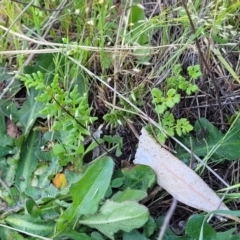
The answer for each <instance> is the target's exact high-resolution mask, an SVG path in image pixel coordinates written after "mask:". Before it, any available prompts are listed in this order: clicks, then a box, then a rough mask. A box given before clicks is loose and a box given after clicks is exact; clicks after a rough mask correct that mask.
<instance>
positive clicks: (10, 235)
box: [0, 226, 25, 240]
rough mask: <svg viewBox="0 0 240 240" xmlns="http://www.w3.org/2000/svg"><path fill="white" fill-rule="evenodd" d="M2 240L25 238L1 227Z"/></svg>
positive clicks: (21, 239) (23, 239) (20, 239)
mask: <svg viewBox="0 0 240 240" xmlns="http://www.w3.org/2000/svg"><path fill="white" fill-rule="evenodd" d="M0 236H1V240H25V238H24V237H23V236H21V235H20V234H19V233H17V232H16V231H14V230H11V229H8V228H5V227H2V226H0Z"/></svg>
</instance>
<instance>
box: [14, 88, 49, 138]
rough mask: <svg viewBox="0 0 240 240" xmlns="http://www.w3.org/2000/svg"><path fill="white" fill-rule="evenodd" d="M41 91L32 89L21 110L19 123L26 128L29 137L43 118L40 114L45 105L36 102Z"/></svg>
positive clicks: (25, 131)
mask: <svg viewBox="0 0 240 240" xmlns="http://www.w3.org/2000/svg"><path fill="white" fill-rule="evenodd" d="M38 94H39V91H37V90H34V89H33V88H31V89H30V91H29V95H28V97H27V99H26V100H25V102H24V104H23V106H22V107H21V109H20V110H19V113H18V114H19V116H20V117H19V122H20V123H21V125H22V126H23V127H24V134H25V135H27V134H28V133H29V131H30V130H31V128H32V126H33V124H34V123H35V121H36V119H37V118H38V117H43V116H42V115H41V114H40V113H39V112H40V111H41V110H42V109H43V107H44V105H45V103H41V102H38V101H36V100H35V97H36V96H38Z"/></svg>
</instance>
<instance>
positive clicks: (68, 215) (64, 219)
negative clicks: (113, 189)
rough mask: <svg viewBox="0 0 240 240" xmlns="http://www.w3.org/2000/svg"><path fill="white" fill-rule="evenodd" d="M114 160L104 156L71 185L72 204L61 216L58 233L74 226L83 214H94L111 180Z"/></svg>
mask: <svg viewBox="0 0 240 240" xmlns="http://www.w3.org/2000/svg"><path fill="white" fill-rule="evenodd" d="M113 166H114V164H113V161H112V159H111V158H109V157H104V158H102V159H99V160H97V161H95V162H94V163H93V164H92V165H90V166H89V168H88V169H87V170H86V172H85V173H83V176H82V178H81V179H80V180H79V181H78V182H76V183H74V184H73V185H72V186H71V187H70V194H71V195H72V200H73V202H72V205H71V206H70V207H69V208H68V209H67V210H66V211H65V212H64V213H63V214H62V215H61V216H60V218H59V219H58V223H57V228H56V229H57V233H58V232H63V231H65V230H66V229H71V228H73V226H74V224H75V223H76V221H77V220H78V219H79V217H80V216H81V215H83V214H93V213H95V212H96V211H97V209H98V204H99V202H100V200H101V199H103V197H104V195H105V193H106V191H107V189H108V187H109V185H110V181H111V177H112V173H113Z"/></svg>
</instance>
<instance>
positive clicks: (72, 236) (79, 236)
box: [59, 230, 91, 240]
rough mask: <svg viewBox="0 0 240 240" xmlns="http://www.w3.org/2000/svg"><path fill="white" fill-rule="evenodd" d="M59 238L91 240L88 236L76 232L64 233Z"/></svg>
mask: <svg viewBox="0 0 240 240" xmlns="http://www.w3.org/2000/svg"><path fill="white" fill-rule="evenodd" d="M59 238H60V239H61V238H63V239H72V240H91V238H90V237H89V236H88V235H87V234H85V233H79V232H77V231H75V230H70V231H67V232H64V233H63V234H62V235H60V237H59Z"/></svg>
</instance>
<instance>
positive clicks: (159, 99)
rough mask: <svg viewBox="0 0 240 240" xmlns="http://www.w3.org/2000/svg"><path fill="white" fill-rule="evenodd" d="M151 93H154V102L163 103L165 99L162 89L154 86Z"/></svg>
mask: <svg viewBox="0 0 240 240" xmlns="http://www.w3.org/2000/svg"><path fill="white" fill-rule="evenodd" d="M151 94H152V99H153V100H152V103H156V104H157V103H162V101H163V97H162V96H163V93H162V91H161V90H160V89H158V88H153V89H152V90H151Z"/></svg>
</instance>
